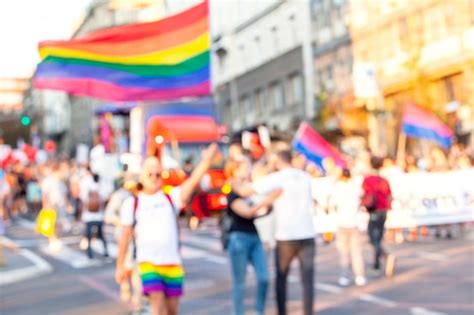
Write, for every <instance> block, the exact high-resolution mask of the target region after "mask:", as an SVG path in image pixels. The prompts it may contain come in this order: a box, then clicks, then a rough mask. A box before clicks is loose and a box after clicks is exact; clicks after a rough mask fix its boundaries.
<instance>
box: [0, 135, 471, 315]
mask: <svg viewBox="0 0 474 315" xmlns="http://www.w3.org/2000/svg"><path fill="white" fill-rule="evenodd" d="M217 152H218V147H217V145H211V146H210V147H209V148H208V149H207V150H205V151H204V152H203V156H202V159H201V161H200V163H199V164H197V165H196V166H195V167H193V168H189V170H187V174H188V178H187V180H186V181H185V182H184V183H182V184H181V185H179V186H177V187H174V188H173V189H171V190H170V191H166V193H165V192H164V191H163V187H162V181H161V172H162V168H161V164H160V162H159V160H158V159H157V158H155V157H150V158H147V159H145V161H144V163H143V165H142V170H141V173H140V176H139V178H138V179H136V178H135V179H133V178H132V177H131V176H130V175H129V174H125V173H124V174H123V176H121V177H120V179H119V180H118V181H117V182H116V189H115V190H114V191H113V192H112V193H110V191H109V190H108V189H104V187H103V185H101V178H100V177H99V176H98V175H97V174H95V173H94V172H92V171H91V169H90V168H89V167H88V165H87V164H84V163H75V162H74V161H70V160H68V159H59V160H53V161H50V162H47V163H44V164H36V163H28V164H25V163H20V162H18V163H13V164H11V165H8V166H6V167H3V168H2V169H1V170H0V210H1V211H0V219H1V220H0V221H1V222H0V223H1V224H0V234H1V233H3V232H4V224H5V222H7V223H8V222H10V221H12V220H14V219H15V218H16V217H17V216H20V215H21V216H26V217H29V218H32V219H34V218H36V217H37V216H38V214H39V212H40V211H41V209H54V211H55V213H56V217H57V219H56V222H57V226H58V229H57V231H59V232H58V233H68V232H70V231H72V232H75V233H80V232H78V231H83V232H82V233H83V236H84V238H83V240H84V242H85V244H86V246H84V249H85V252H86V254H87V256H88V257H89V258H90V259H93V250H92V249H91V241H92V238H93V237H96V238H98V239H100V240H101V241H102V244H103V254H104V256H105V257H107V256H108V246H107V240H106V238H105V232H104V224H110V225H112V226H114V227H115V238H116V241H117V243H118V244H119V250H118V257H117V261H116V275H115V278H116V281H117V282H118V283H119V284H120V291H121V296H122V299H123V300H127V301H131V302H132V303H133V305H134V307H135V308H136V309H139V308H140V307H141V300H142V294H144V295H146V296H147V297H148V298H149V304H150V307H151V310H152V314H177V313H178V306H179V298H180V297H181V296H182V294H183V282H184V275H185V272H184V269H183V267H182V259H181V256H180V250H179V249H180V244H179V225H178V223H177V216H178V214H179V212H180V209H181V208H182V207H183V205H184V204H186V203H187V202H189V199H190V197H191V195H192V193H193V191H194V189H195V188H196V186H197V185H198V184H199V182H200V180H201V178H202V177H203V175H204V174H205V173H206V172H207V170H208V168H209V167H210V165H211V162H212V159H213V157H214V156H215V155H216V154H217ZM347 161H348V163H347V165H345V166H344V167H341V166H338V165H336V164H335V163H334V161H331V159H327V160H325V161H324V172H325V173H324V174H323V173H322V171H321V170H320V169H318V168H317V167H315V165H314V164H311V163H308V162H307V161H306V160H305V159H304V158H302V156H301V155H298V154H296V155H295V154H294V153H293V152H292V151H291V150H290V148H289V147H288V146H280V147H278V146H275V148H274V149H272V150H270V151H269V152H268V154H266V155H265V156H264V158H263V159H261V160H259V161H255V160H253V159H252V157H251V156H250V155H248V154H247V153H246V152H245V151H244V150H243V149H242V147H241V145H240V144H232V145H231V146H230V147H229V154H228V161H227V164H226V167H225V173H226V176H227V179H228V181H229V184H230V185H231V187H232V190H231V192H230V194H228V196H227V198H228V209H227V210H226V211H225V213H224V214H223V216H222V220H221V230H222V233H223V234H225V235H224V236H225V237H223V241H224V247H225V249H226V251H227V252H228V256H229V260H230V266H231V271H232V279H233V289H232V299H233V309H234V313H235V314H238V315H240V314H244V313H245V308H244V296H245V277H246V270H247V265H248V264H250V265H252V266H253V268H254V269H255V275H256V283H257V288H256V298H255V312H256V313H257V314H264V312H265V304H266V297H267V293H268V284H269V282H270V279H269V277H270V276H269V272H268V261H267V253H268V250H267V248H266V244H263V243H262V240H261V237H260V236H259V230H258V228H257V226H256V224H255V223H256V220H257V219H258V218H261V217H264V216H267V215H269V214H272V216H273V217H274V227H273V230H272V233H273V237H274V239H275V248H274V253H275V259H274V260H275V263H276V279H275V283H276V286H275V288H276V298H277V307H278V314H286V300H287V278H288V273H289V270H290V266H291V263H292V261H293V260H295V259H297V260H298V262H299V267H300V269H301V275H302V277H301V282H302V287H303V310H304V311H303V313H304V314H312V313H313V303H314V287H313V286H314V281H313V279H314V276H315V266H314V256H315V253H316V242H315V227H314V226H313V219H314V210H313V207H314V199H313V195H312V188H311V185H312V184H311V180H312V177H315V176H316V177H318V176H331V177H333V178H334V180H335V186H334V188H333V190H332V192H331V198H330V199H329V202H328V211H333V212H335V213H336V217H337V233H336V248H337V250H338V252H339V256H340V278H339V281H338V282H339V284H340V285H341V286H347V285H350V284H351V283H354V284H355V285H357V286H363V285H365V284H366V283H367V279H368V278H367V277H366V272H367V270H366V267H365V259H364V256H363V251H362V248H363V239H364V237H363V235H362V234H361V232H360V231H359V229H358V226H357V224H356V222H357V219H356V217H357V215H358V213H359V212H360V211H366V212H368V213H369V222H368V226H367V234H368V239H369V242H370V244H371V245H372V247H373V252H374V254H373V262H372V265H371V267H372V268H370V270H368V272H370V273H372V274H377V275H380V274H381V273H382V268H385V270H384V271H385V273H386V275H387V276H391V275H392V274H393V272H394V268H395V257H394V256H393V255H391V254H389V253H387V252H386V251H385V249H384V247H383V245H382V242H383V238H384V224H385V221H386V218H387V212H388V211H389V210H390V208H391V200H392V195H391V189H390V184H389V182H388V181H387V180H386V179H385V177H386V176H389V175H390V174H392V173H396V172H414V171H426V172H430V171H433V172H442V171H447V170H461V169H466V168H471V167H472V166H473V158H472V156H471V157H469V155H468V154H467V152H466V151H465V150H464V149H463V148H462V147H460V146H456V145H455V146H453V147H452V149H451V150H450V152H449V154H447V155H445V153H444V152H443V151H442V150H440V149H433V150H432V151H431V153H430V155H429V156H428V157H425V158H419V159H416V158H414V157H413V156H410V155H408V156H407V157H406V158H405V159H404V161H402V163H400V161H398V162H399V163H398V164H397V163H396V161H394V160H393V159H390V158H379V157H376V156H372V155H370V153H369V152H366V153H362V154H360V156H359V157H358V158H357V159H350V158H348V159H347ZM355 176H362V177H363V181H362V183H361V182H358V181H355V180H353V179H354V177H355ZM447 229H448V232H449V227H447ZM438 232H439V231H438V230H437V234H438ZM55 236H57V235H55ZM0 252H1V251H0ZM0 257H1V253H0ZM351 269H352V272H351Z"/></svg>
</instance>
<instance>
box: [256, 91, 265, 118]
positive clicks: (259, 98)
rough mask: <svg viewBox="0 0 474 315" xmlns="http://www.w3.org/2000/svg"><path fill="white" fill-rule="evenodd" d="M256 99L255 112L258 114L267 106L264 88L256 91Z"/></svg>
mask: <svg viewBox="0 0 474 315" xmlns="http://www.w3.org/2000/svg"><path fill="white" fill-rule="evenodd" d="M254 100H255V101H254V103H255V112H256V113H257V115H258V114H262V113H263V110H264V106H265V94H264V91H263V89H258V90H257V91H256V92H255V96H254Z"/></svg>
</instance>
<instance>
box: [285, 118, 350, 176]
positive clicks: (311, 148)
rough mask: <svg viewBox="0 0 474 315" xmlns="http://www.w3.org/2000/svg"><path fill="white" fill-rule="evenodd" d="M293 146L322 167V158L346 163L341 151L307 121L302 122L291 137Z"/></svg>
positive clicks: (342, 165)
mask: <svg viewBox="0 0 474 315" xmlns="http://www.w3.org/2000/svg"><path fill="white" fill-rule="evenodd" d="M293 148H294V149H295V150H296V151H297V152H299V153H301V154H303V155H304V156H305V157H306V158H307V159H308V160H310V161H311V162H313V163H315V164H316V165H318V166H319V167H320V168H321V169H323V168H324V167H323V160H324V159H325V158H332V159H333V160H334V162H335V163H336V165H338V166H341V167H344V166H345V165H346V163H345V161H344V159H343V157H342V155H341V153H340V152H339V151H337V150H336V149H335V148H334V147H333V146H331V145H330V144H329V143H328V142H327V141H326V140H324V138H323V137H322V136H321V135H320V134H319V133H317V132H316V131H315V130H314V129H312V128H311V127H310V126H309V125H308V124H307V123H302V124H301V125H300V127H299V128H298V131H297V132H296V135H295V138H294V139H293Z"/></svg>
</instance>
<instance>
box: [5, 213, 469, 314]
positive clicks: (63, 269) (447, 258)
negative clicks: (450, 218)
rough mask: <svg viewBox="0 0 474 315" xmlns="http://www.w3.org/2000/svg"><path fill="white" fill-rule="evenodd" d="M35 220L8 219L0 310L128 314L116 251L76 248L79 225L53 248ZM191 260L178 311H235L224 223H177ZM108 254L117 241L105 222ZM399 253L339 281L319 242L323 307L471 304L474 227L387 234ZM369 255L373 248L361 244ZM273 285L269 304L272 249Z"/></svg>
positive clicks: (432, 309) (348, 310) (356, 310)
mask: <svg viewBox="0 0 474 315" xmlns="http://www.w3.org/2000/svg"><path fill="white" fill-rule="evenodd" d="M32 228H33V224H32V223H31V222H29V221H27V220H24V219H20V220H19V221H17V222H16V223H15V224H14V225H12V226H10V227H8V228H7V235H6V236H7V237H8V239H9V240H12V241H13V242H14V243H15V244H16V245H18V246H19V249H18V250H16V251H11V250H6V258H7V267H6V268H2V269H0V314H2V315H10V314H14V315H29V314H31V315H33V314H35V315H36V314H42V315H50V314H51V315H52V314H67V315H75V314H77V315H79V314H129V313H130V310H129V306H128V305H124V304H123V303H121V302H120V297H119V289H118V286H117V285H116V284H115V282H114V261H113V259H108V260H106V259H103V258H102V256H101V255H100V252H101V251H102V247H101V244H100V243H94V249H95V252H96V253H95V259H94V260H93V261H92V262H91V261H89V260H88V259H87V258H86V255H85V253H84V252H83V251H82V250H81V249H80V247H79V242H80V239H81V236H80V235H77V234H76V235H74V234H72V233H70V234H68V235H65V236H63V237H62V238H61V239H62V242H63V247H62V248H61V250H59V252H52V251H51V250H49V249H48V247H47V241H46V240H45V239H44V238H43V237H40V236H38V235H36V234H35V233H34V232H33V229H32ZM181 235H182V237H181V240H182V255H183V257H184V264H185V269H186V282H185V296H184V298H183V300H182V304H181V309H180V314H206V315H207V314H208V315H223V314H231V284H232V283H231V276H230V268H229V262H228V259H227V257H226V255H225V253H223V252H222V251H221V249H220V243H219V239H218V236H219V232H218V229H217V227H216V225H215V222H213V221H209V222H206V223H205V224H204V225H202V226H201V227H200V229H199V230H197V231H190V230H188V229H186V228H184V227H183V228H182V229H181ZM107 236H108V240H109V241H110V252H111V254H112V255H111V256H112V257H114V256H115V255H116V243H115V241H114V240H113V234H112V230H111V229H107ZM387 248H388V249H389V250H390V251H391V252H393V253H395V255H396V257H397V270H396V274H395V276H394V277H393V279H390V280H389V279H386V278H384V277H380V276H378V277H375V276H369V283H368V284H367V285H366V286H364V287H362V288H359V287H353V286H350V287H347V288H342V287H340V286H338V285H337V279H338V257H337V252H336V249H335V246H334V244H329V245H326V244H320V245H318V250H317V256H316V258H315V263H316V266H317V267H316V268H317V275H316V279H315V284H316V286H315V290H316V303H315V306H314V309H315V311H316V312H317V314H328V315H329V314H331V315H343V314H348V315H349V314H384V315H391V314H393V315H400V314H419V315H420V314H425V315H429V314H455V315H463V314H466V315H468V314H474V268H473V266H474V231H473V229H472V226H471V227H470V228H468V229H467V231H466V232H465V233H464V235H463V236H456V237H455V238H454V239H452V240H446V239H441V240H436V239H435V238H434V237H432V236H429V237H427V238H424V239H420V240H418V241H417V242H411V243H403V244H398V245H397V244H387ZM365 253H366V255H365V257H366V261H369V260H370V259H369V258H371V255H370V254H371V252H370V248H369V247H368V245H367V244H366V246H365ZM269 260H270V261H269V264H270V273H271V279H272V282H271V287H270V291H269V293H270V294H269V297H268V307H267V314H276V309H275V296H274V285H273V282H274V267H273V266H274V263H273V257H272V255H270V256H269ZM250 269H251V268H249V272H248V276H247V287H248V290H247V298H246V304H247V307H248V312H249V314H252V305H253V304H252V303H253V301H254V298H253V295H254V280H253V279H254V277H253V271H252V270H250ZM289 280H290V285H289V297H290V302H289V304H288V305H289V309H290V311H291V312H290V314H295V315H296V314H301V311H300V304H301V300H300V297H301V289H300V284H299V274H298V268H297V265H296V266H294V268H293V269H292V273H291V275H290V278H289Z"/></svg>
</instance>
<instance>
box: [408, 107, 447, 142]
mask: <svg viewBox="0 0 474 315" xmlns="http://www.w3.org/2000/svg"><path fill="white" fill-rule="evenodd" d="M402 131H403V133H404V134H406V135H407V136H410V137H414V138H420V139H426V140H432V141H435V142H436V143H437V144H438V145H440V146H441V147H443V148H449V147H450V146H451V144H452V142H453V131H452V130H451V129H450V128H449V127H448V126H447V125H445V124H444V123H443V122H442V121H441V120H440V119H439V118H438V117H437V116H436V115H435V114H433V113H431V112H429V111H427V110H425V109H424V108H421V107H419V106H416V105H414V104H407V105H405V109H404V112H403V119H402Z"/></svg>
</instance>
